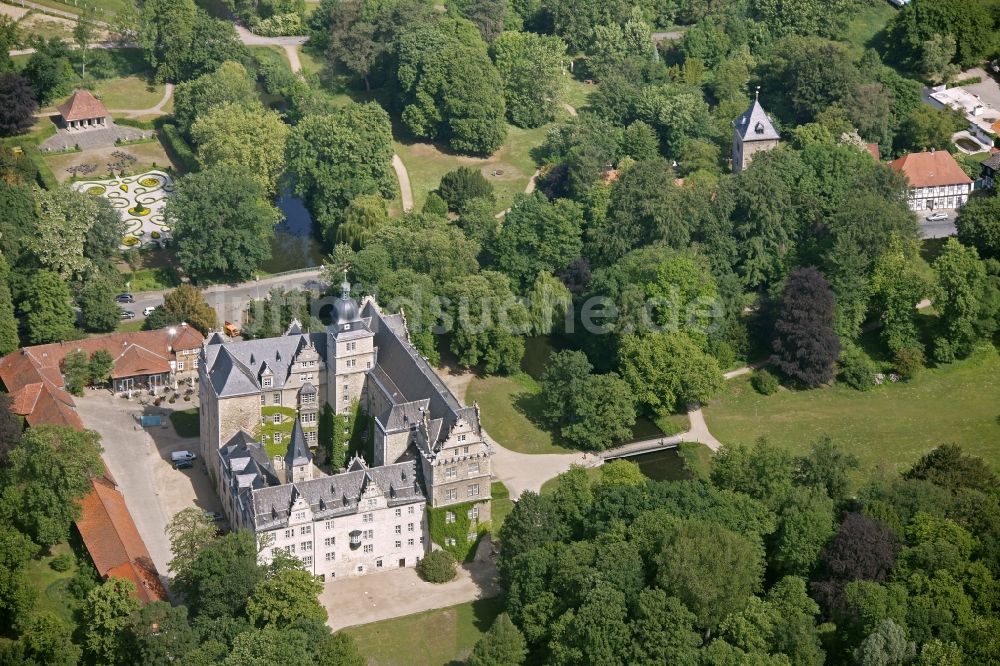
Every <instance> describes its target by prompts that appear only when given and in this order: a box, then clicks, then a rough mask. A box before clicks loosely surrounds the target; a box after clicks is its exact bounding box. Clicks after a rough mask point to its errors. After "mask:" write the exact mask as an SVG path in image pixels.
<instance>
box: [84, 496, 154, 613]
mask: <svg viewBox="0 0 1000 666" xmlns="http://www.w3.org/2000/svg"><path fill="white" fill-rule="evenodd" d="M90 483H91V486H92V487H93V490H92V491H91V492H90V493H88V494H87V495H86V496H85V497H84V498H83V500H82V501H81V502H80V518H79V519H78V520H77V521H76V526H77V529H78V530H79V531H80V536H81V537H83V542H84V544H85V545H86V546H87V551H88V552H90V558H91V559H92V560H93V561H94V566H95V567H97V571H98V573H100V574H101V576H105V577H106V576H115V577H118V578H127V579H129V580H131V581H132V582H133V583H134V584H135V587H136V596H137V597H138V598H139V600H140V601H142V602H143V603H149V602H150V601H165V600H166V598H167V594H166V590H164V588H163V585H162V583H161V582H160V579H159V576H158V575H157V572H156V566H155V565H154V564H153V560H152V558H151V557H150V556H149V551H148V550H146V544H145V543H143V541H142V537H141V536H139V530H138V529H136V526H135V522H134V521H133V520H132V515H131V514H130V513H129V511H128V507H127V506H125V498H124V497H123V496H122V494H121V493H120V492H118V489H117V488H115V486H114V484H113V483H112V482H111V481H109V480H107V479H105V478H93V479H91V480H90Z"/></svg>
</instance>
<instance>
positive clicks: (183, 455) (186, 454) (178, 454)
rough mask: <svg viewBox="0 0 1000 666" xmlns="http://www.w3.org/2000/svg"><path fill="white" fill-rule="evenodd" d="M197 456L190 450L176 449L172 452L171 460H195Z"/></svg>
mask: <svg viewBox="0 0 1000 666" xmlns="http://www.w3.org/2000/svg"><path fill="white" fill-rule="evenodd" d="M197 457H198V456H196V455H195V454H193V453H191V452H190V451H174V452H173V453H171V454H170V460H171V461H172V462H181V461H189V460H194V459H195V458H197Z"/></svg>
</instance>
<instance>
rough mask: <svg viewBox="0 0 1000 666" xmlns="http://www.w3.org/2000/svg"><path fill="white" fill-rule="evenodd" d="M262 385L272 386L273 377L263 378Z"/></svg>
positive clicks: (265, 386)
mask: <svg viewBox="0 0 1000 666" xmlns="http://www.w3.org/2000/svg"><path fill="white" fill-rule="evenodd" d="M261 386H263V387H264V388H271V378H270V377H264V378H263V379H261Z"/></svg>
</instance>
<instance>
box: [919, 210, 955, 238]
mask: <svg viewBox="0 0 1000 666" xmlns="http://www.w3.org/2000/svg"><path fill="white" fill-rule="evenodd" d="M932 213H944V214H945V215H947V216H948V219H947V220H940V221H937V222H929V221H928V220H927V216H928V215H931V214H932ZM957 216H958V211H956V210H955V209H954V208H937V209H935V210H933V211H929V210H918V211H917V221H918V222H919V223H920V237H921V238H947V237H948V236H954V235H955V234H957V233H958V230H957V229H955V218H956V217H957Z"/></svg>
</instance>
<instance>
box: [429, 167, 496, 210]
mask: <svg viewBox="0 0 1000 666" xmlns="http://www.w3.org/2000/svg"><path fill="white" fill-rule="evenodd" d="M438 196H440V197H441V198H442V199H444V200H445V202H447V204H448V210H451V211H454V212H456V213H459V212H461V211H462V208H463V207H464V206H465V204H466V202H468V201H470V200H472V199H476V198H483V199H487V200H489V201H493V200H494V199H493V185H491V184H490V182H489V181H488V180H486V178H485V177H483V174H482V172H480V171H479V169H474V168H472V167H467V166H461V167H458V168H457V169H455V170H454V171H449V172H448V173H446V174H445V175H443V176H442V177H441V184H440V185H439V186H438Z"/></svg>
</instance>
